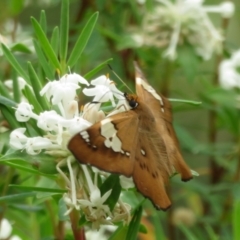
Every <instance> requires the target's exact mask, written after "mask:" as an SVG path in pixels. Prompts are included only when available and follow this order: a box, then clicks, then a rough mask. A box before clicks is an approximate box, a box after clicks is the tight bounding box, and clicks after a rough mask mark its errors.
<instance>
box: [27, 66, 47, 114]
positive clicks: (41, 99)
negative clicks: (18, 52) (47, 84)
mask: <svg viewBox="0 0 240 240" xmlns="http://www.w3.org/2000/svg"><path fill="white" fill-rule="evenodd" d="M28 73H29V77H30V81H31V83H32V88H33V91H34V93H35V96H36V98H37V100H38V102H39V104H41V106H42V108H43V109H44V110H49V109H50V107H49V103H48V101H47V99H46V97H45V96H41V95H40V91H41V89H42V84H41V82H40V80H39V78H38V76H37V74H36V72H35V70H34V69H33V66H32V64H31V63H30V62H28Z"/></svg>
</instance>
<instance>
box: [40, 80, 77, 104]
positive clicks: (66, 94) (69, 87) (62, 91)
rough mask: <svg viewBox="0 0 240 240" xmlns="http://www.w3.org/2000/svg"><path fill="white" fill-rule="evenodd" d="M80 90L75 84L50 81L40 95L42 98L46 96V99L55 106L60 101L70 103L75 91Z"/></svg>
mask: <svg viewBox="0 0 240 240" xmlns="http://www.w3.org/2000/svg"><path fill="white" fill-rule="evenodd" d="M78 88H80V86H78V85H77V84H76V83H72V82H67V81H66V82H63V81H62V82H60V81H56V80H54V81H52V82H49V83H47V84H46V85H45V87H44V88H43V89H42V90H41V92H40V94H41V95H42V96H43V95H44V94H46V97H47V99H48V100H49V101H50V100H51V102H52V104H54V105H57V104H58V103H60V102H61V101H63V102H64V103H66V104H67V103H68V102H69V101H72V100H73V99H74V98H75V96H76V90H77V89H78Z"/></svg>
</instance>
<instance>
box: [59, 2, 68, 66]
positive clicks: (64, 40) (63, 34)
mask: <svg viewBox="0 0 240 240" xmlns="http://www.w3.org/2000/svg"><path fill="white" fill-rule="evenodd" d="M68 28H69V0H62V7H61V23H60V59H61V64H63V65H66V57H67V50H68ZM64 67H65V66H64Z"/></svg>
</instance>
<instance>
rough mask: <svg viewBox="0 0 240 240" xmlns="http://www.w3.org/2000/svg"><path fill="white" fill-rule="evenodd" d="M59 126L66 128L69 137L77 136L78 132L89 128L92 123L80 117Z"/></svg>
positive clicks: (63, 122)
mask: <svg viewBox="0 0 240 240" xmlns="http://www.w3.org/2000/svg"><path fill="white" fill-rule="evenodd" d="M61 124H62V125H63V126H64V127H67V128H68V132H69V134H70V135H71V136H73V135H75V134H77V133H78V132H80V131H82V130H84V129H86V128H88V127H90V126H91V125H92V123H90V122H89V121H87V120H85V119H83V118H82V117H74V118H72V119H69V120H68V121H66V120H65V121H64V120H63V121H62V122H61Z"/></svg>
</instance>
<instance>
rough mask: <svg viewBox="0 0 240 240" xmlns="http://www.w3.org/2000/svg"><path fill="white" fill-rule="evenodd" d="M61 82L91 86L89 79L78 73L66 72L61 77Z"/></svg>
mask: <svg viewBox="0 0 240 240" xmlns="http://www.w3.org/2000/svg"><path fill="white" fill-rule="evenodd" d="M59 82H61V83H63V84H64V83H74V84H79V83H81V84H85V85H87V86H89V83H88V81H87V80H86V79H85V78H83V77H82V76H80V75H79V74H76V73H71V74H65V75H64V76H63V77H61V78H60V80H59Z"/></svg>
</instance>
